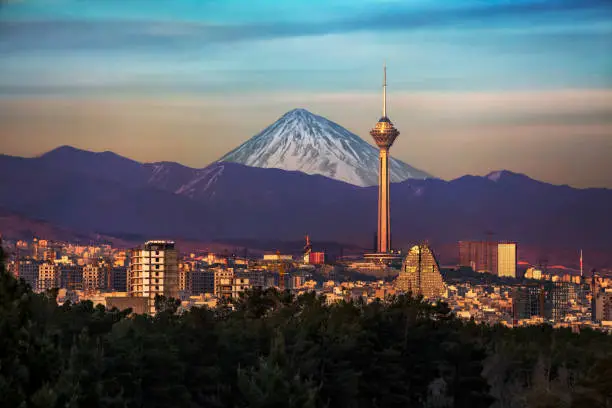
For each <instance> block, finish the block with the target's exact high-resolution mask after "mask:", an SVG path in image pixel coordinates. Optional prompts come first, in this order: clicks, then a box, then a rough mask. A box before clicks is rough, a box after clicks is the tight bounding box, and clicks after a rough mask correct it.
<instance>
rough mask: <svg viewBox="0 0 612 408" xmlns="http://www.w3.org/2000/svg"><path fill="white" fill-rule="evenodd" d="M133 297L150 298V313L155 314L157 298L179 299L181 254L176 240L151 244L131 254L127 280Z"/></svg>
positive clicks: (129, 291)
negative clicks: (176, 246)
mask: <svg viewBox="0 0 612 408" xmlns="http://www.w3.org/2000/svg"><path fill="white" fill-rule="evenodd" d="M127 281H128V283H127V289H128V294H129V296H133V297H143V298H146V299H148V305H149V313H152V314H154V313H155V297H156V296H158V295H159V296H165V297H166V298H175V299H178V296H179V282H178V281H179V277H178V251H177V250H176V248H175V244H174V242H172V241H147V242H145V244H144V245H143V246H142V247H140V248H135V249H133V250H132V251H131V254H130V267H129V270H128V277H127Z"/></svg>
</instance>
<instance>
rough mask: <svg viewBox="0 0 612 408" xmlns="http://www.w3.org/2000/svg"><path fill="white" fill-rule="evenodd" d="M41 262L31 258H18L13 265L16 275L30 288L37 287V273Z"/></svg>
mask: <svg viewBox="0 0 612 408" xmlns="http://www.w3.org/2000/svg"><path fill="white" fill-rule="evenodd" d="M40 264H41V262H40V261H36V260H33V259H20V260H19V261H18V262H17V264H16V265H15V267H16V271H17V276H18V277H19V278H21V279H23V280H24V281H26V283H27V284H28V285H30V287H31V288H32V290H36V289H37V288H38V274H39V267H40Z"/></svg>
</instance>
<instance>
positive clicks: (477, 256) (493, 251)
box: [459, 241, 517, 277]
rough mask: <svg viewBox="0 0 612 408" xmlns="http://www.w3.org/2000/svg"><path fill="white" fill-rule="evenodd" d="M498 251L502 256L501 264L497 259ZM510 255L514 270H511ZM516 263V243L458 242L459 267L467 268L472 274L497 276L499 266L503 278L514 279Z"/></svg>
mask: <svg viewBox="0 0 612 408" xmlns="http://www.w3.org/2000/svg"><path fill="white" fill-rule="evenodd" d="M500 245H501V247H500ZM513 246H514V250H513ZM500 250H501V251H502V252H501V253H502V256H503V259H502V261H501V263H500V261H499V259H498V257H499V255H500ZM512 254H514V269H512V263H513V261H512ZM516 261H517V257H516V243H508V244H505V243H504V244H498V243H497V242H489V241H459V265H461V266H469V267H471V268H472V269H473V270H474V272H479V273H485V272H486V273H491V274H493V275H498V274H499V271H498V270H499V266H500V265H503V266H504V268H505V269H504V273H505V274H506V275H505V276H513V277H516ZM500 276H502V275H500Z"/></svg>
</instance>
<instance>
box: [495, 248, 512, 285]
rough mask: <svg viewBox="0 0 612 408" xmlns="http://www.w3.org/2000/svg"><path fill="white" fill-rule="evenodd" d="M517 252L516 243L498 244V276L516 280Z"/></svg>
mask: <svg viewBox="0 0 612 408" xmlns="http://www.w3.org/2000/svg"><path fill="white" fill-rule="evenodd" d="M516 262H517V252H516V243H514V242H507V243H499V244H497V276H499V277H502V278H516Z"/></svg>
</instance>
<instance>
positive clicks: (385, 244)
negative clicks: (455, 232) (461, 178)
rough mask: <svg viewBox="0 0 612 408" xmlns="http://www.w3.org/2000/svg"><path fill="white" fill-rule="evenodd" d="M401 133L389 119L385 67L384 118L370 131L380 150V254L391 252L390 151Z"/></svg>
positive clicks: (378, 240)
mask: <svg viewBox="0 0 612 408" xmlns="http://www.w3.org/2000/svg"><path fill="white" fill-rule="evenodd" d="M399 134H400V133H399V131H398V130H397V129H396V128H395V127H394V126H393V123H391V120H390V119H389V118H388V117H387V67H386V66H385V67H384V79H383V109H382V117H381V118H380V120H379V121H378V123H377V124H376V126H375V127H374V129H372V130H371V131H370V135H371V136H372V137H373V138H374V142H376V145H377V146H378V148H379V166H378V236H377V248H376V251H377V252H378V253H387V252H389V251H390V250H391V217H390V207H389V149H390V148H391V146H392V145H393V142H395V138H396V137H397V136H399Z"/></svg>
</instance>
